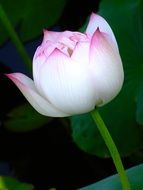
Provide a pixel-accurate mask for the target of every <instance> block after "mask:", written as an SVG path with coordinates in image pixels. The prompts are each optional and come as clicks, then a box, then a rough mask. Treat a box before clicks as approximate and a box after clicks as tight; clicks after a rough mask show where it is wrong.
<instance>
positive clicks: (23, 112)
mask: <svg viewBox="0 0 143 190" xmlns="http://www.w3.org/2000/svg"><path fill="white" fill-rule="evenodd" d="M7 116H8V119H7V120H5V121H4V126H5V127H6V128H7V129H9V130H12V131H16V132H28V131H31V130H33V129H37V128H39V127H41V126H43V125H44V124H47V123H48V122H49V121H51V120H52V118H48V117H45V116H43V115H41V114H39V113H38V112H36V111H35V110H34V108H33V107H32V106H31V105H30V104H29V103H26V104H23V105H20V106H18V107H16V108H14V109H12V110H11V111H10V113H8V115H7Z"/></svg>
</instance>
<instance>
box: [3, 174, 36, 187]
mask: <svg viewBox="0 0 143 190" xmlns="http://www.w3.org/2000/svg"><path fill="white" fill-rule="evenodd" d="M32 189H34V188H33V186H32V185H29V184H27V183H21V182H19V181H17V180H16V179H13V178H11V177H4V176H0V190H32Z"/></svg>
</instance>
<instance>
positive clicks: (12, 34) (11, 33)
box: [0, 5, 32, 70]
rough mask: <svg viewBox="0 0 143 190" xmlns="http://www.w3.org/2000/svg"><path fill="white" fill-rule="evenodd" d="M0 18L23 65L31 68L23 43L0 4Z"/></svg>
mask: <svg viewBox="0 0 143 190" xmlns="http://www.w3.org/2000/svg"><path fill="white" fill-rule="evenodd" d="M0 20H1V22H2V23H3V25H4V27H5V29H6V30H7V32H8V34H9V36H10V38H11V40H12V42H13V43H14V45H15V46H16V48H17V50H18V52H19V54H20V56H21V58H22V59H23V61H24V63H25V65H26V66H27V68H28V69H30V70H31V67H32V64H31V59H30V58H29V55H28V54H27V52H26V50H25V48H24V46H23V44H22V43H21V41H20V39H19V37H18V35H17V33H16V32H15V30H14V28H13V26H12V24H11V23H10V21H9V18H8V17H7V15H6V13H5V11H4V9H3V7H2V6H1V5H0Z"/></svg>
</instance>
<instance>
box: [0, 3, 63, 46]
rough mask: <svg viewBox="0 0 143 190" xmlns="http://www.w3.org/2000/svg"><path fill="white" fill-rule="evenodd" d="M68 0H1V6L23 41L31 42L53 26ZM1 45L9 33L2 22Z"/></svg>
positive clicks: (0, 30) (0, 31) (0, 28)
mask: <svg viewBox="0 0 143 190" xmlns="http://www.w3.org/2000/svg"><path fill="white" fill-rule="evenodd" d="M65 3H66V0H52V1H51V0H20V1H19V0H15V1H9V0H1V5H2V6H3V9H4V11H5V12H6V14H7V15H8V18H9V19H10V21H11V23H12V25H13V26H14V27H17V26H18V24H19V32H20V36H21V38H22V40H23V41H27V40H31V39H32V38H35V37H36V36H38V35H40V34H41V33H42V30H43V28H48V27H51V26H53V25H54V24H55V23H56V22H57V21H58V19H59V18H60V15H61V14H62V11H63V9H64V6H65ZM0 36H1V38H0V44H2V43H3V42H4V41H5V40H6V39H7V38H8V36H7V33H6V31H5V29H4V28H3V25H1V22H0Z"/></svg>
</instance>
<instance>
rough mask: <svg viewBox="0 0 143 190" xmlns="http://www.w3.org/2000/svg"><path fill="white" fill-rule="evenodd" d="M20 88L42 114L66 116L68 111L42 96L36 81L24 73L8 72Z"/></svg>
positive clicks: (9, 76)
mask: <svg viewBox="0 0 143 190" xmlns="http://www.w3.org/2000/svg"><path fill="white" fill-rule="evenodd" d="M7 76H8V78H10V79H11V80H12V81H13V82H14V83H15V84H16V86H17V87H18V88H19V90H20V91H21V92H22V93H23V95H24V96H25V98H26V99H27V100H28V101H29V103H30V104H31V105H32V106H33V107H34V108H35V109H36V110H37V111H38V112H39V113H40V114H42V115H46V116H51V117H64V116H67V114H66V113H63V112H62V111H59V110H58V109H56V108H55V107H54V106H53V105H52V104H51V103H50V102H48V101H47V100H45V99H44V98H43V97H42V96H40V95H39V94H38V92H37V90H36V88H35V85H34V82H33V81H32V80H31V79H30V78H29V77H27V76H26V75H24V74H22V73H13V74H7Z"/></svg>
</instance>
